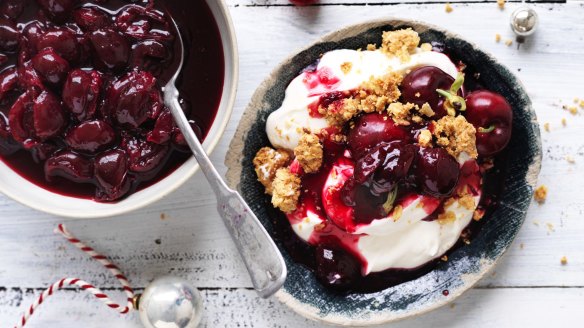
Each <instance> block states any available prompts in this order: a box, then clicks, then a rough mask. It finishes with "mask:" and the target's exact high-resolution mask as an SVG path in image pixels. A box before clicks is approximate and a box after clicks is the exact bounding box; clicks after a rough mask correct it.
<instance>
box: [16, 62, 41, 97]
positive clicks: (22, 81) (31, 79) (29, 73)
mask: <svg viewBox="0 0 584 328" xmlns="http://www.w3.org/2000/svg"><path fill="white" fill-rule="evenodd" d="M18 84H19V86H20V87H22V88H24V89H28V90H34V92H35V94H36V93H38V92H40V90H43V89H44V88H45V86H44V84H43V81H42V80H41V77H40V76H39V74H38V73H37V71H36V70H35V69H34V67H33V64H32V60H29V61H26V62H25V63H24V64H22V65H19V66H18Z"/></svg>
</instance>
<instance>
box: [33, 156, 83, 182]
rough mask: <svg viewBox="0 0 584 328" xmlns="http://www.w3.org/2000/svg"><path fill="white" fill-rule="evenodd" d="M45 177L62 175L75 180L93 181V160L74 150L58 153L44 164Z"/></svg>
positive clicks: (49, 179) (50, 179) (50, 177)
mask: <svg viewBox="0 0 584 328" xmlns="http://www.w3.org/2000/svg"><path fill="white" fill-rule="evenodd" d="M44 169H45V178H46V179H47V181H52V180H53V177H62V178H65V179H67V180H71V181H74V182H80V183H85V182H91V181H92V179H93V162H92V161H91V160H89V159H87V158H85V157H83V156H81V155H79V154H76V153H74V152H72V151H61V152H59V153H56V154H55V155H53V156H52V157H50V158H49V159H47V161H46V162H45V165H44Z"/></svg>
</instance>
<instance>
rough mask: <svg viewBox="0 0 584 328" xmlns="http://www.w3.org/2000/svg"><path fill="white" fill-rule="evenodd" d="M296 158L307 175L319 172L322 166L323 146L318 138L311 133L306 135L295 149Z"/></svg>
mask: <svg viewBox="0 0 584 328" xmlns="http://www.w3.org/2000/svg"><path fill="white" fill-rule="evenodd" d="M294 156H296V160H298V163H300V166H302V169H303V170H304V172H306V173H314V172H318V170H319V169H320V166H321V165H322V156H323V153H322V145H321V144H320V140H319V139H318V137H317V136H316V135H314V134H311V133H304V134H303V135H302V136H301V137H300V141H298V146H296V148H294Z"/></svg>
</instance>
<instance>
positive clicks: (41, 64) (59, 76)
mask: <svg viewBox="0 0 584 328" xmlns="http://www.w3.org/2000/svg"><path fill="white" fill-rule="evenodd" d="M32 67H34V69H35V70H36V71H37V73H38V74H39V75H40V76H41V77H42V79H43V80H44V81H45V82H47V83H48V84H50V85H59V84H61V83H63V82H64V81H65V78H67V73H69V69H70V67H69V63H68V62H67V61H66V60H65V59H63V57H61V56H59V54H57V53H56V52H55V50H53V48H46V49H43V50H41V52H39V53H38V54H36V55H35V56H34V57H33V58H32Z"/></svg>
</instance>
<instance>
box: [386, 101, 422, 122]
mask: <svg viewBox="0 0 584 328" xmlns="http://www.w3.org/2000/svg"><path fill="white" fill-rule="evenodd" d="M415 107H416V105H414V104H412V103H406V104H404V103H400V102H394V103H391V104H389V107H387V112H388V113H389V115H390V116H391V117H392V118H393V120H394V121H395V123H396V124H397V125H410V115H411V111H412V109H414V108H415Z"/></svg>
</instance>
